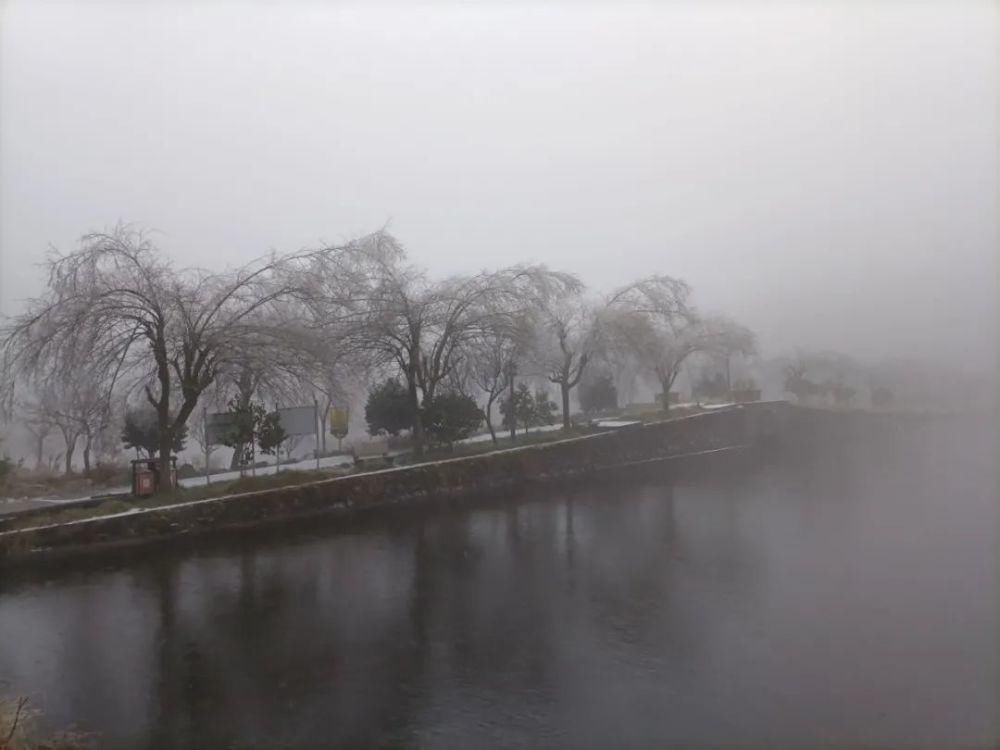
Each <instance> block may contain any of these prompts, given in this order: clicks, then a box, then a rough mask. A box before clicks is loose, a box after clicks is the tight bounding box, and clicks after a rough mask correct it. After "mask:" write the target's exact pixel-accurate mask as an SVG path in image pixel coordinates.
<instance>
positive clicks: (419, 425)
mask: <svg viewBox="0 0 1000 750" xmlns="http://www.w3.org/2000/svg"><path fill="white" fill-rule="evenodd" d="M406 380H407V387H408V388H409V390H410V409H412V410H413V455H414V456H415V457H416V458H420V457H421V456H423V455H424V419H423V415H422V414H421V413H420V398H419V397H418V395H417V383H416V379H415V378H414V376H413V373H407V378H406Z"/></svg>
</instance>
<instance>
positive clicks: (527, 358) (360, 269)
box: [0, 226, 754, 469]
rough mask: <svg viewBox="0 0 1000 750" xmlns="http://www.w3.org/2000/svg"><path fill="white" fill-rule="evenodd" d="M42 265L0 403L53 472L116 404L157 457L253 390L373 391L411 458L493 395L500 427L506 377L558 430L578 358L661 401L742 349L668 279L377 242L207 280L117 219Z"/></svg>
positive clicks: (382, 235)
mask: <svg viewBox="0 0 1000 750" xmlns="http://www.w3.org/2000/svg"><path fill="white" fill-rule="evenodd" d="M47 268H48V284H47V288H46V290H45V292H44V294H42V295H41V296H40V297H38V298H36V299H33V300H31V301H30V302H29V303H28V305H27V307H26V310H25V312H23V313H22V314H21V315H19V316H17V317H15V318H13V319H12V320H9V321H8V322H7V325H6V326H5V328H4V330H3V341H2V347H3V348H2V355H3V360H2V368H3V369H2V383H0V388H2V393H0V396H2V405H3V407H4V408H5V411H6V412H7V413H8V415H9V414H19V415H20V417H21V419H22V421H23V422H24V423H25V424H27V425H29V426H30V425H31V424H37V425H47V426H49V427H50V428H51V427H52V426H55V428H56V429H59V430H60V431H63V433H64V439H65V441H66V444H67V451H66V467H67V469H68V468H69V467H71V466H72V462H73V447H74V446H75V445H76V444H77V442H78V440H79V439H80V438H81V437H82V438H83V441H84V465H85V467H89V465H90V461H91V457H90V453H91V451H92V450H93V449H94V447H95V446H98V445H100V446H106V445H108V444H109V443H110V444H113V443H114V442H116V441H115V439H114V437H116V436H112V437H111V438H109V437H108V434H109V430H110V427H111V425H112V424H114V423H115V420H116V418H120V415H116V405H119V406H118V407H117V408H119V409H120V408H122V407H121V406H120V405H125V408H133V409H134V408H135V407H136V405H137V404H138V403H139V402H142V403H144V404H146V408H148V409H149V410H151V413H152V414H154V415H155V423H156V435H157V440H158V446H157V453H158V454H159V455H160V457H161V459H163V460H167V459H168V458H169V456H170V454H171V452H172V451H173V450H174V447H175V445H176V441H177V439H178V436H181V435H182V434H183V431H184V430H185V428H186V426H187V424H188V422H189V420H190V419H191V417H192V415H194V414H195V413H196V409H197V407H198V405H199V404H202V403H204V402H205V401H206V399H208V400H211V401H212V402H213V403H215V404H218V403H229V404H230V406H231V408H233V409H235V410H238V411H239V410H244V411H245V410H247V409H250V408H251V404H252V403H254V402H255V401H257V400H260V399H261V398H262V397H266V398H268V399H270V400H279V399H280V400H281V401H282V402H284V403H294V402H295V401H297V400H300V399H305V398H309V399H311V398H313V397H316V398H319V399H320V401H321V403H324V404H325V405H326V406H329V405H330V404H331V403H333V402H335V401H341V400H343V399H345V398H346V396H347V394H348V393H349V392H351V391H352V390H355V389H356V388H357V385H358V384H359V383H363V382H372V381H378V382H381V383H382V386H380V387H382V388H391V389H392V390H393V392H394V394H395V397H396V401H397V403H399V404H404V405H405V408H401V415H400V416H397V417H394V418H392V417H390V418H388V421H380V422H379V425H380V427H384V428H385V429H388V430H389V431H390V432H391V431H393V430H392V429H391V428H389V427H385V425H387V424H388V425H392V424H396V425H398V429H407V430H409V431H410V433H411V435H412V440H413V444H414V450H415V452H417V453H418V454H419V453H420V452H421V451H422V449H423V447H424V445H425V444H426V442H427V440H428V439H432V440H436V441H442V442H451V441H453V440H455V439H459V437H460V436H461V435H463V434H465V433H466V432H467V431H468V430H469V429H470V427H469V425H471V424H472V422H473V420H474V417H475V419H476V423H477V425H478V421H479V420H480V419H485V421H486V424H487V426H488V427H489V429H490V432H491V434H493V435H494V436H495V434H496V433H495V426H494V424H495V423H494V419H495V408H496V407H499V406H500V405H501V404H502V403H503V402H504V401H506V402H507V406H506V407H504V408H503V410H502V411H501V413H502V414H503V415H504V416H505V420H504V421H505V423H506V426H508V428H509V427H511V426H512V425H513V424H514V423H515V422H516V421H517V420H518V419H519V417H518V413H519V412H518V406H517V404H518V399H521V401H522V402H524V396H523V390H519V389H518V388H517V387H516V380H517V379H518V378H521V379H522V380H523V379H524V378H526V377H528V378H535V379H544V380H547V381H548V382H550V383H552V384H554V386H555V387H557V388H558V391H559V395H560V400H561V404H559V406H560V407H561V413H562V420H563V426H564V427H567V428H568V427H569V426H570V400H571V396H572V394H573V391H574V389H576V388H577V387H578V386H579V385H580V384H581V382H584V380H585V378H586V377H587V376H588V374H589V373H592V372H593V371H594V367H595V363H597V362H600V363H602V364H601V367H603V368H606V369H613V368H624V367H628V368H631V369H632V370H634V371H637V372H639V373H641V374H644V375H646V376H648V377H651V378H654V379H655V380H656V382H657V383H658V384H659V385H660V387H661V389H662V391H663V392H664V393H668V392H669V391H670V389H671V387H672V385H673V383H674V380H675V379H676V377H677V375H678V373H679V372H680V368H681V365H682V364H683V363H684V362H685V360H686V359H687V358H688V357H689V356H690V355H691V354H693V353H695V352H699V351H703V352H709V351H710V352H716V353H722V354H725V355H727V356H728V355H730V354H735V353H743V354H748V353H750V352H752V351H753V350H754V337H753V335H752V334H751V333H750V332H749V331H748V330H747V329H745V328H744V327H742V326H740V325H738V324H736V323H734V322H732V321H730V320H727V319H724V318H720V317H707V316H703V315H700V314H699V313H698V312H697V311H696V310H695V308H694V307H693V306H692V304H691V303H690V288H689V287H688V285H687V284H686V283H684V282H683V281H680V280H678V279H674V278H672V277H669V276H650V277H647V278H644V279H641V280H639V281H636V282H634V283H632V284H629V285H627V286H624V287H622V288H620V289H617V290H615V291H614V292H612V293H611V294H610V295H608V296H607V297H604V298H600V297H597V296H594V295H589V294H588V293H587V291H586V289H585V288H584V286H583V284H582V283H581V282H580V280H579V279H578V278H576V277H575V276H574V275H573V274H570V273H566V272H561V271H553V270H550V269H548V268H546V267H544V266H537V265H534V266H528V265H518V266H510V267H507V268H502V269H499V270H494V271H483V272H481V273H478V274H472V275H465V276H452V277H447V278H444V279H433V278H431V277H429V276H428V275H427V273H426V272H425V271H424V270H422V269H420V268H417V267H416V266H414V265H412V264H411V263H409V262H408V260H407V258H406V255H405V253H404V251H403V248H402V247H401V245H400V244H399V243H398V242H397V240H396V239H395V238H394V237H393V236H392V235H390V234H389V233H387V232H385V231H380V232H376V233H373V234H371V235H367V236H364V237H361V238H359V239H357V240H354V241H351V242H347V243H344V244H340V245H330V246H324V247H321V248H318V249H311V250H306V251H302V252H298V253H292V254H286V255H271V256H268V257H266V258H262V259H259V260H257V261H254V262H252V263H249V264H247V265H245V266H242V267H240V268H236V269H231V270H228V271H222V272H212V271H206V270H203V269H183V268H177V267H175V266H174V265H173V264H172V263H171V262H170V261H169V259H168V258H166V257H165V256H164V255H163V254H162V253H161V252H160V251H159V250H158V249H157V248H156V247H155V246H154V245H153V243H152V242H151V240H150V238H149V236H148V235H147V234H146V233H144V232H142V231H138V230H136V229H133V228H131V227H128V226H118V227H115V228H114V229H113V230H111V231H110V232H106V233H98V234H90V235H87V236H85V237H84V238H83V239H82V241H81V244H80V247H79V248H78V249H77V250H76V251H74V252H71V253H69V254H66V255H59V254H54V255H52V256H50V257H49V259H48V261H47ZM390 384H391V385H390ZM528 397H529V398H533V394H528ZM470 402H471V403H472V404H474V405H475V409H476V413H475V415H473V411H472V409H471V408H469V403H470ZM547 403H548V401H547V397H546V404H547ZM511 404H513V405H514V406H513V414H514V418H513V420H512V419H511V418H510V417H509V416H508V415H509V413H510V412H511V406H510V405H511ZM666 406H667V399H664V407H665V408H666ZM522 412H523V409H522ZM455 415H458V417H455ZM537 418H538V417H533V418H532V419H537ZM546 418H547V417H546ZM393 419H396V421H395V422H393V421H392V420H393ZM370 421H371V420H370ZM522 423H525V422H523V419H522ZM41 430H42V427H39V433H38V434H41ZM41 439H44V436H42V438H40V440H41ZM239 450H240V449H239V446H237V451H239Z"/></svg>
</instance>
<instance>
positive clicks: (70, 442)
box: [65, 435, 76, 476]
mask: <svg viewBox="0 0 1000 750" xmlns="http://www.w3.org/2000/svg"><path fill="white" fill-rule="evenodd" d="M75 450H76V435H73V437H72V438H70V437H67V438H66V456H65V464H66V476H69V475H70V474H72V473H73V452H74V451H75Z"/></svg>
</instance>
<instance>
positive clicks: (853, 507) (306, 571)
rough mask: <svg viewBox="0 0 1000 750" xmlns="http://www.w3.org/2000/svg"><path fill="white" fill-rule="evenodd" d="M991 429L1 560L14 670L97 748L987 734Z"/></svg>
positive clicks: (993, 680) (54, 721) (2, 675)
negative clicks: (115, 548) (63, 557)
mask: <svg viewBox="0 0 1000 750" xmlns="http://www.w3.org/2000/svg"><path fill="white" fill-rule="evenodd" d="M991 434H992V433H991V428H983V427H982V426H980V427H979V429H970V428H968V427H961V428H960V427H956V426H951V427H948V428H939V429H934V430H930V429H928V430H926V431H923V432H921V431H916V432H913V431H909V432H906V433H905V434H901V435H900V437H899V438H898V440H895V441H888V442H887V441H884V440H880V441H873V442H872V444H871V445H866V446H865V445H858V446H851V447H844V448H843V449H842V450H837V451H833V452H832V453H831V455H829V456H827V457H826V458H825V459H824V460H822V461H813V462H804V463H797V464H789V463H775V464H772V465H769V466H766V467H764V468H761V469H760V470H758V471H755V472H753V473H750V474H746V473H740V474H739V475H732V474H728V473H727V474H725V475H723V474H721V473H720V474H714V475H711V476H705V477H700V478H697V479H691V478H689V479H686V480H684V481H683V482H674V483H670V482H668V481H666V480H665V479H660V480H658V481H648V482H638V481H637V482H634V483H630V484H608V483H604V484H593V485H592V486H589V487H585V488H574V489H572V490H569V489H567V490H564V491H550V492H546V493H545V494H542V495H538V494H535V495H531V496H525V497H520V498H507V499H504V500H496V499H493V500H490V501H488V502H483V503H478V504H474V505H472V506H469V507H455V506H449V507H436V508H424V509H421V510H407V511H398V510H396V511H393V512H392V513H381V514H377V515H373V516H371V517H367V518H362V519H357V520H354V521H351V522H349V523H345V522H344V521H340V522H339V523H337V524H336V525H333V524H310V525H309V526H307V527H297V528H290V527H282V528H279V529H273V530H271V531H268V532H265V533H254V534H246V535H244V536H241V537H239V538H233V537H227V538H223V539H214V540H200V541H199V542H198V543H197V544H185V545H183V546H175V547H174V548H163V547H160V548H147V549H143V550H137V551H133V552H130V553H128V554H125V553H122V554H116V555H114V556H112V557H104V558H99V559H87V560H78V561H75V562H68V563H66V564H64V565H61V566H59V567H58V568H48V569H45V570H43V571H36V572H33V573H30V574H18V575H17V576H10V575H8V576H6V578H5V579H4V580H3V582H2V584H0V681H2V685H0V687H3V686H6V687H5V689H6V691H7V692H8V693H10V692H15V691H16V692H20V693H26V694H28V695H30V696H31V698H32V702H33V705H35V706H36V707H38V708H40V709H41V710H42V711H43V716H42V720H43V721H44V722H45V723H47V724H50V725H51V726H54V727H66V726H69V725H72V724H75V725H77V726H79V727H80V728H83V729H86V730H90V731H94V732H96V733H97V737H98V739H99V742H98V745H99V746H100V747H108V748H143V747H151V748H174V747H177V748H188V747H198V748H201V747H204V748H227V747H233V748H251V747H253V748H272V747H273V748H278V747H290V748H294V747H367V746H377V747H411V746H419V747H449V748H450V747H454V748H471V747H527V746H539V747H565V748H603V747H662V746H665V745H667V744H684V745H691V744H700V745H710V746H719V745H723V746H732V745H742V746H760V747H778V746H788V747H806V746H813V745H818V744H824V745H827V746H842V745H847V744H854V745H857V744H865V745H867V746H879V747H882V746H904V745H905V746H927V747H940V746H945V745H948V746H957V745H963V746H981V745H987V744H990V743H991V742H992V741H994V740H995V739H996V736H997V735H996V725H995V723H994V720H995V718H996V706H997V692H996V688H997V684H998V683H997V672H996V663H997V661H996V657H997V627H996V626H997V619H996V611H995V609H994V604H995V598H996V591H997V590H996V588H995V570H996V558H995V556H994V542H995V538H994V537H995V533H996V498H995V474H994V468H993V465H992V455H993V454H992V444H991V442H990V437H991Z"/></svg>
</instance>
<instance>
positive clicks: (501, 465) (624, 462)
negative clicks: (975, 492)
mask: <svg viewBox="0 0 1000 750" xmlns="http://www.w3.org/2000/svg"><path fill="white" fill-rule="evenodd" d="M788 412H789V407H787V405H785V404H784V403H783V402H770V403H757V404H747V405H744V406H740V407H733V408H725V409H719V410H715V411H712V412H707V413H703V414H697V415H693V416H689V417H682V418H679V419H673V420H667V421H663V422H659V423H654V424H648V425H644V426H642V427H636V428H626V429H621V430H614V431H609V432H603V433H598V434H594V435H587V436H584V437H578V438H570V439H567V440H560V441H555V442H552V443H544V444H540V445H533V446H525V447H522V448H512V449H508V450H502V451H495V452H492V453H486V454H481V455H476V456H469V457H464V458H455V459H450V460H445V461H435V462H430V463H425V464H417V465H413V466H404V467H400V468H396V469H386V470H383V471H376V472H371V473H367V474H356V475H351V476H347V477H340V478H336V479H329V480H324V481H320V482H312V483H309V484H303V485H297V486H291V487H281V488H276V489H269V490H263V491H260V492H252V493H245V494H240V495H230V496H224V497H218V498H212V499H208V500H200V501H195V502H189V503H179V504H175V505H168V506H162V507H159V508H152V509H148V510H141V511H133V512H128V513H122V514H117V515H111V516H100V517H96V518H91V519H84V520H80V521H74V522H70V523H64V524H59V525H52V526H41V527H36V528H29V529H23V530H20V531H8V532H3V533H0V563H2V562H4V561H7V562H13V561H16V560H24V559H26V558H28V559H30V558H34V557H44V556H48V555H52V554H56V553H66V552H73V551H80V550H87V549H96V548H104V547H106V546H108V545H121V544H129V543H137V542H141V541H145V540H153V539H162V538H165V537H170V536H177V535H188V534H195V533H200V532H206V531H211V530H215V529H222V528H238V527H246V526H250V525H257V524H263V523H269V522H273V521H278V520H285V519H297V518H304V517H308V516H312V515H320V514H327V513H337V512H345V511H351V510H355V509H362V508H367V507H376V506H381V505H389V504H394V503H407V502H416V501H419V500H424V499H429V498H439V497H463V496H469V497H473V496H474V495H476V494H479V493H485V492H494V491H497V490H503V489H507V488H513V487H517V486H521V485H526V484H531V483H540V482H551V481H559V480H567V479H569V478H572V477H579V476H585V475H589V474H595V473H599V472H603V471H608V470H614V469H622V468H628V467H630V466H639V465H645V464H650V463H655V462H658V461H662V460H664V459H668V458H670V457H675V456H680V455H684V454H688V453H693V452H699V451H711V450H714V449H718V448H723V447H729V446H735V445H746V444H749V443H753V442H755V441H756V440H757V439H758V438H761V437H775V436H776V435H777V434H779V433H780V432H781V430H782V425H783V424H784V423H785V422H786V421H787V420H788Z"/></svg>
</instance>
